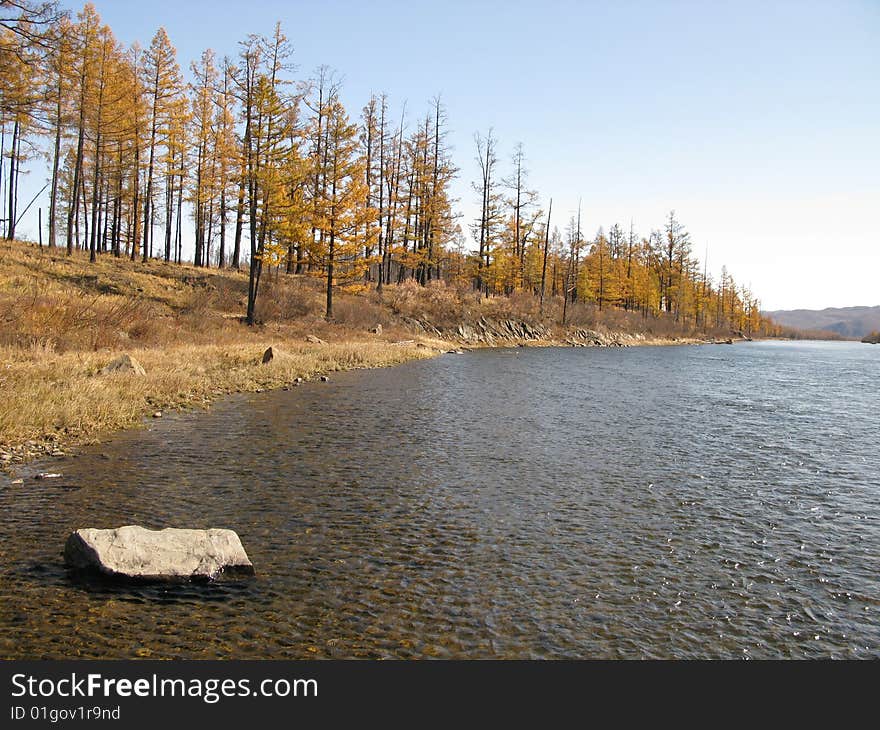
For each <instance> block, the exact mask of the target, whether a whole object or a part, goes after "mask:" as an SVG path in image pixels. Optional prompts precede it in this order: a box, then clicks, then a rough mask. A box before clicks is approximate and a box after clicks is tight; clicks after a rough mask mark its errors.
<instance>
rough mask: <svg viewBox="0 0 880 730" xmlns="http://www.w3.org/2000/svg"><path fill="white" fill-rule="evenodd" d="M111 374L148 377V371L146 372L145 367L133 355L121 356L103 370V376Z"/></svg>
mask: <svg viewBox="0 0 880 730" xmlns="http://www.w3.org/2000/svg"><path fill="white" fill-rule="evenodd" d="M110 373H134V374H135V375H146V374H147V371H146V370H144V368H143V366H142V365H141V364H140V363H139V362H138V361H137V360H135V359H134V358H133V357H132V356H131V355H120V356H119V357H117V358H116V359H115V360H113V361H112V362H111V363H109V364H108V365H107V366H106V367H103V368H101V375H109V374H110Z"/></svg>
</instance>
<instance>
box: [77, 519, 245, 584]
mask: <svg viewBox="0 0 880 730" xmlns="http://www.w3.org/2000/svg"><path fill="white" fill-rule="evenodd" d="M64 559H65V561H66V562H67V564H68V565H70V566H71V567H74V568H80V569H95V570H98V571H100V572H101V573H103V574H105V575H107V576H111V577H114V578H130V579H137V580H159V581H189V580H214V579H216V578H218V577H220V576H221V575H230V574H232V575H253V574H254V566H253V565H252V564H251V561H250V560H249V559H248V556H247V553H246V552H245V551H244V547H243V546H242V544H241V540H240V539H239V537H238V535H237V534H235V532H234V531H233V530H216V529H215V530H182V529H177V528H173V527H169V528H166V529H164V530H147V529H146V528H144V527H138V526H137V525H128V526H126V527H119V528H116V529H115V530H97V529H94V528H86V529H83V530H77V531H76V532H74V533H72V534H71V535H70V537H69V538H67V543H66V544H65V546H64Z"/></svg>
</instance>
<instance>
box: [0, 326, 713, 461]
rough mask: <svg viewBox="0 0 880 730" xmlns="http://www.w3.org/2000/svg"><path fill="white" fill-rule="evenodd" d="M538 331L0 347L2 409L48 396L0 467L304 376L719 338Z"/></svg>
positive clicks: (3, 450) (55, 455)
mask: <svg viewBox="0 0 880 730" xmlns="http://www.w3.org/2000/svg"><path fill="white" fill-rule="evenodd" d="M487 325H488V328H492V325H491V324H489V323H487ZM463 327H466V325H463ZM493 332H494V329H493ZM441 334H442V333H441ZM465 334H470V333H468V332H465ZM536 334H537V333H536ZM541 334H546V335H548V336H546V337H538V336H535V337H533V338H524V337H517V336H515V335H514V334H511V333H500V334H499V333H497V332H495V333H494V334H493V333H489V334H487V335H485V336H483V335H477V336H476V337H473V336H472V337H456V338H451V337H449V338H447V337H445V336H439V337H438V336H432V335H431V334H430V333H427V332H422V333H419V334H416V335H414V336H413V338H412V339H407V340H397V341H394V340H391V339H379V338H378V337H374V338H372V339H354V338H351V337H346V338H344V339H341V340H340V341H338V342H330V341H324V340H320V339H318V338H313V339H315V340H317V342H309V341H305V340H303V339H297V340H292V339H283V338H278V339H274V340H268V339H267V340H266V341H265V342H263V343H261V344H259V345H251V344H247V345H202V346H182V347H170V348H140V349H138V348H133V349H130V350H127V351H119V350H114V351H109V350H108V351H101V352H95V353H82V352H74V353H65V354H46V353H43V354H39V353H35V354H33V355H32V356H31V357H30V358H29V359H28V360H25V361H21V360H15V359H10V358H9V357H7V356H8V355H9V354H11V353H8V352H4V351H2V350H0V368H2V369H0V372H2V373H3V376H2V377H0V381H3V382H5V381H6V380H7V379H9V378H10V377H12V375H17V376H18V377H17V382H18V384H19V386H20V387H18V388H16V387H14V385H13V387H12V388H10V389H8V390H7V392H6V393H5V403H4V408H6V409H8V412H18V413H27V412H28V411H27V404H28V402H33V401H40V402H44V401H46V400H47V399H48V400H49V401H50V404H49V407H48V408H46V409H45V411H44V412H41V413H34V415H33V418H32V419H31V420H30V421H28V420H27V419H26V418H25V419H24V420H25V423H19V424H18V426H19V433H20V434H21V435H20V436H19V438H14V437H13V438H11V439H3V440H2V441H0V473H2V474H5V475H6V476H7V477H10V478H15V477H16V476H17V474H16V470H17V469H19V468H21V467H25V466H26V465H27V464H29V463H31V462H33V461H37V460H52V459H59V458H63V457H65V456H69V455H70V454H71V453H73V452H75V450H76V449H77V448H81V447H83V446H88V445H93V444H98V443H103V442H105V441H107V440H109V439H111V438H112V437H113V436H114V435H115V434H116V433H119V432H121V431H124V430H127V429H131V428H140V427H143V426H144V425H145V423H147V422H149V420H150V419H159V418H161V417H162V416H163V415H164V413H166V412H185V411H191V410H195V409H199V408H202V409H207V408H210V407H211V405H212V404H214V403H215V402H217V401H219V400H221V399H223V398H225V397H228V396H231V395H235V394H241V393H261V392H265V391H273V390H289V389H291V388H294V387H298V386H299V385H300V384H301V383H304V382H310V381H320V379H321V378H322V377H330V375H331V374H332V373H334V372H342V371H347V370H361V369H374V368H382V367H391V366H394V365H401V364H403V363H406V362H412V361H414V360H424V359H430V358H433V357H437V356H440V355H444V354H452V353H458V354H461V353H463V352H465V351H470V350H475V349H494V348H504V347H540V348H545V347H546V348H556V347H566V348H568V347H645V346H648V347H657V346H676V345H702V344H727V342H726V341H719V340H712V339H705V338H695V337H676V338H656V337H647V336H645V335H641V334H629V333H623V332H618V333H599V332H595V331H591V330H583V329H579V330H577V329H571V330H567V331H566V332H565V333H564V336H563V337H559V336H556V335H555V333H553V332H551V331H549V330H548V331H547V332H546V333H544V332H542V333H541ZM270 347H271V348H272V349H273V352H274V357H273V359H272V360H271V361H270V362H268V363H263V362H262V358H263V355H264V353H265V351H266V349H267V348H270ZM123 355H129V356H130V357H131V358H133V359H134V360H136V361H137V363H138V364H140V365H142V366H143V368H144V372H145V374H140V375H139V374H137V373H135V372H118V373H109V374H105V373H102V372H101V371H102V368H104V367H106V366H107V365H108V364H109V363H110V362H112V361H114V360H115V359H117V358H119V357H120V356H123ZM16 371H18V372H16ZM59 373H61V375H59Z"/></svg>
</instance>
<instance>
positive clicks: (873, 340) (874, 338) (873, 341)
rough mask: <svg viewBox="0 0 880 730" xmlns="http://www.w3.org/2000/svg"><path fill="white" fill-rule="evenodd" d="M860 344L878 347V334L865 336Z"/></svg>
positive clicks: (873, 333)
mask: <svg viewBox="0 0 880 730" xmlns="http://www.w3.org/2000/svg"><path fill="white" fill-rule="evenodd" d="M862 342H866V343H868V344H869V345H880V332H872V333H871V334H869V335H865V336H864V337H863V338H862Z"/></svg>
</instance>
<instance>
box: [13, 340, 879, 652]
mask: <svg viewBox="0 0 880 730" xmlns="http://www.w3.org/2000/svg"><path fill="white" fill-rule="evenodd" d="M878 373H880V347H872V346H869V345H863V344H860V343H816V342H804V343H786V342H756V343H743V344H737V345H734V346H732V347H731V346H701V347H642V348H633V349H598V348H595V349H594V348H589V349H575V348H572V349H565V348H557V349H531V348H518V349H505V350H482V351H477V352H471V353H467V354H465V355H458V356H456V355H447V356H443V357H440V358H437V359H434V360H428V361H420V362H413V363H409V364H407V365H403V366H400V367H396V368H390V369H385V370H374V371H357V372H348V373H339V374H334V375H333V377H332V378H331V381H330V382H329V383H317V382H316V383H306V384H304V385H302V386H301V387H298V388H293V389H291V390H290V391H288V392H273V393H260V394H253V395H247V396H236V397H233V398H230V399H228V400H225V401H223V402H222V403H219V404H216V405H215V406H214V407H213V408H212V409H211V410H210V411H208V412H195V413H185V414H176V415H170V416H166V417H165V418H164V419H162V420H161V421H153V422H150V423H149V424H147V427H145V428H144V429H139V430H132V431H128V432H125V433H122V434H120V435H118V436H116V437H114V438H113V439H112V440H111V441H109V442H107V443H104V444H101V445H98V446H95V447H91V448H88V449H85V450H84V451H82V452H81V453H80V454H79V455H78V456H77V457H76V458H73V457H70V458H65V459H63V460H60V461H54V462H51V463H44V464H42V465H41V464H37V465H34V466H33V467H31V468H30V469H29V470H28V471H27V472H26V473H25V475H26V476H28V477H30V476H31V475H33V473H35V472H36V471H39V470H44V469H51V471H57V472H61V473H62V474H63V478H61V479H57V480H44V481H35V480H33V479H31V478H26V479H25V483H24V484H19V485H16V484H12V483H11V481H10V479H9V478H7V477H6V476H0V629H2V630H0V656H3V657H6V658H61V657H102V658H123V657H137V656H144V657H146V656H149V657H152V658H178V657H179V658H306V657H329V658H353V657H368V658H384V657H399V658H415V657H439V658H447V657H448V658H748V657H754V658H777V657H782V658H786V657H791V658H817V657H840V658H867V657H871V658H878V657H880V570H878V568H880V435H878V419H880V391H878ZM125 524H140V525H144V526H146V527H151V528H161V527H166V526H176V527H226V528H232V529H234V530H236V531H237V532H238V533H239V535H240V536H241V539H242V542H243V544H244V546H245V548H246V549H247V551H248V553H249V555H250V557H251V560H252V561H253V563H254V566H255V568H256V571H257V577H256V578H255V579H252V580H249V581H245V582H242V583H232V582H226V583H224V582H218V583H215V584H211V585H184V586H138V587H126V586H119V585H112V584H105V583H100V582H95V581H83V580H81V579H80V578H78V577H76V576H73V575H69V574H68V573H67V571H66V570H65V568H64V566H63V560H62V549H63V545H64V540H65V539H66V537H67V535H68V534H69V532H70V531H71V530H73V529H76V528H78V527H86V526H88V527H118V526H121V525H125Z"/></svg>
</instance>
